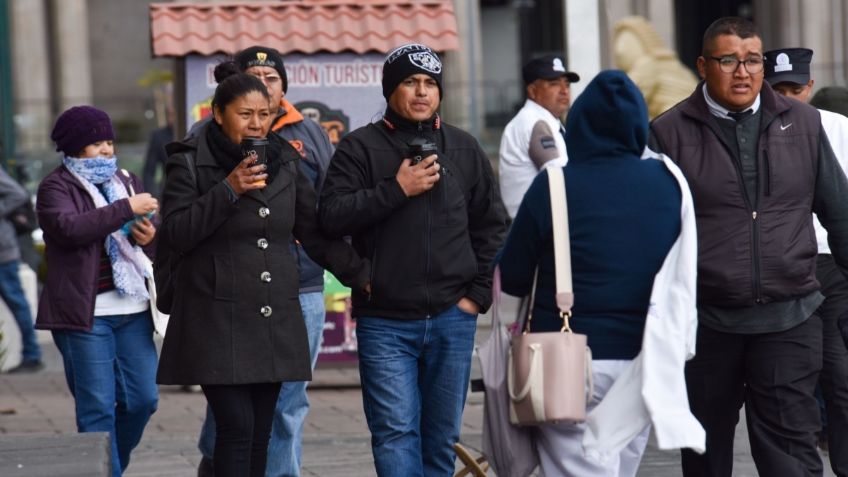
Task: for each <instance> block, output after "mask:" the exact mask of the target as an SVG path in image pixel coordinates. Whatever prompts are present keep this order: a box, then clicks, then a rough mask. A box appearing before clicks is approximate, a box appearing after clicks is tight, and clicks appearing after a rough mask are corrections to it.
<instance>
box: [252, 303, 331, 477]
mask: <svg viewBox="0 0 848 477" xmlns="http://www.w3.org/2000/svg"><path fill="white" fill-rule="evenodd" d="M300 307H301V310H302V312H303V319H304V321H306V333H307V335H308V338H309V354H310V356H311V357H312V369H315V362H316V361H317V360H318V351H319V347H320V346H321V337H322V336H323V334H324V317H325V313H324V311H325V310H324V294H323V293H321V292H315V293H301V294H300ZM306 384H307V382H306V381H288V382H284V383H283V387H282V388H280V396H279V397H278V398H277V407H276V409H275V411H274V425H273V427H272V429H271V441H270V442H269V443H268V467H267V468H266V469H265V477H291V476H298V475H300V454H301V452H300V451H301V443H302V440H303V422H304V421H305V420H306V414H307V413H308V412H309V398H308V397H307V396H306Z"/></svg>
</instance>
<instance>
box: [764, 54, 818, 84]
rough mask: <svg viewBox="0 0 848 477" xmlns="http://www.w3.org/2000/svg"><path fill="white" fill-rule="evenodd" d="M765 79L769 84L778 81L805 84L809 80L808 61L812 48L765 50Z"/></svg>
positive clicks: (777, 82)
mask: <svg viewBox="0 0 848 477" xmlns="http://www.w3.org/2000/svg"><path fill="white" fill-rule="evenodd" d="M765 57H766V64H765V72H766V74H765V79H766V81H768V82H769V84H770V85H772V86H774V85H776V84H779V83H794V84H807V83H808V82H809V81H810V62H811V61H813V50H810V49H809V48H783V49H781V50H771V51H767V52H765Z"/></svg>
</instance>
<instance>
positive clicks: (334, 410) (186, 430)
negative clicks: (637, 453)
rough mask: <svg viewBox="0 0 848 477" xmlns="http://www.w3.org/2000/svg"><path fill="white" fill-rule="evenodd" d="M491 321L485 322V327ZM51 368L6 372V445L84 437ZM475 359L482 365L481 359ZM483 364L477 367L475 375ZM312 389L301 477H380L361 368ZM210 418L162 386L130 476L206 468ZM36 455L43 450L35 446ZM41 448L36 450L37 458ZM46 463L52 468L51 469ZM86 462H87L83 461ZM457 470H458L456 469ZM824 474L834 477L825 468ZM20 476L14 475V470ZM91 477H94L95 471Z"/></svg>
mask: <svg viewBox="0 0 848 477" xmlns="http://www.w3.org/2000/svg"><path fill="white" fill-rule="evenodd" d="M484 323H485V322H484ZM488 332H489V330H488V328H487V327H486V326H481V327H480V328H479V332H478V336H477V342H478V343H481V342H482V341H484V340H485V338H486V337H487V336H488ZM42 344H43V347H44V359H45V363H46V364H47V367H46V369H45V370H44V371H42V372H40V373H37V374H31V375H7V374H0V440H2V439H4V438H7V437H10V436H12V435H15V436H16V437H15V438H16V439H17V438H18V437H17V436H21V435H24V436H29V437H38V436H40V437H42V438H43V437H44V436H45V435H46V436H60V437H80V436H85V435H79V434H77V433H76V424H75V419H74V403H73V399H72V398H71V396H70V393H69V392H68V390H67V386H66V384H65V379H64V373H63V370H62V362H61V359H60V357H59V353H58V351H57V350H56V348H55V346H54V345H53V344H52V343H51V342H49V341H48V342H44V343H42ZM475 361H476V360H475ZM474 376H479V366H478V365H477V364H476V363H475V364H474V366H473V367H472V377H474ZM314 378H315V383H314V384H313V385H311V386H310V388H309V389H310V390H309V399H310V402H311V404H312V409H311V412H310V414H309V416H308V417H307V420H306V423H305V427H304V443H303V472H302V473H303V475H304V476H320V477H366V476H368V477H371V476H373V475H374V474H375V472H374V467H373V463H372V457H371V448H370V435H369V433H368V426H367V424H366V422H365V416H364V414H363V412H362V397H361V392H360V389H359V388H358V383H359V374H358V370H357V368H356V367H347V368H341V369H337V368H320V367H319V369H317V370H316V371H315V376H314ZM205 412H206V401H205V399H204V397H203V394H202V393H200V392H183V391H182V390H181V389H180V387H179V386H162V387H160V397H159V409H158V411H157V412H156V413H155V414H154V415H153V417H152V419H151V421H150V423H149V424H148V426H147V428H146V430H145V433H144V436H143V438H142V441H141V443H140V444H139V446H138V447H137V448H136V450H135V451H134V452H133V455H132V461H131V463H130V466H129V468H128V469H127V471H126V472H125V474H124V475H125V476H126V477H154V476H155V477H171V476H181V477H185V476H193V475H196V469H197V465H198V463H199V462H200V452H199V451H198V450H197V436H198V434H199V432H200V427H201V425H202V423H203V419H204V416H205ZM482 420H483V395H482V394H481V393H470V394H469V395H468V398H467V400H466V406H465V412H464V416H463V424H462V428H461V442H462V443H463V444H464V445H466V446H467V447H469V448H470V449H471V450H472V451H473V452H475V453H478V454H479V450H480V446H481V441H482V436H481V432H482ZM744 422H745V419H744V415H743V416H741V417H740V425H739V428H738V432H737V436H736V440H735V443H736V449H735V454H734V477H749V476H756V475H757V473H756V469H755V467H754V465H753V463H752V461H751V457H750V450H749V449H748V439H747V433H746V430H745V425H744ZM35 448H36V449H38V448H37V447H35ZM42 452H43V451H42V450H38V451H37V453H39V455H40V454H41V453H42ZM63 460H64V461H66V462H65V464H66V465H67V467H68V469H69V471H75V470H74V469H76V468H77V466H78V465H81V464H80V463H79V459H78V458H77V459H75V458H74V456H67V457H65V458H63ZM679 462H680V457H679V453H678V452H676V451H675V452H661V451H659V450H658V449H657V448H656V445H655V444H654V443H653V441H652V442H651V443H649V445H648V449H647V451H646V453H645V457H644V459H643V460H642V465H641V467H640V469H639V473H638V474H637V475H638V477H679V476H680V475H681V472H680V463H679ZM2 463H3V460H2V456H0V476H2V477H7V476H15V477H17V476H18V475H28V476H29V475H38V476H39V477H44V476H50V477H59V476H64V475H74V474H59V473H57V472H58V468H57V470H56V471H54V469H53V468H49V469H48V468H46V467H45V470H44V472H43V473H39V474H15V473H11V472H9V471H8V470H7V469H5V468H3V467H2V465H3V464H2ZM45 464H46V463H45ZM82 464H85V462H83V463H82ZM458 467H459V466H458ZM825 467H826V469H825V474H824V475H825V476H828V477H829V476H833V474H832V473H831V472H830V469H829V465H827V464H826V465H825ZM13 470H14V469H13ZM77 475H85V476H86V477H90V476H91V475H96V474H90V473H83V474H77Z"/></svg>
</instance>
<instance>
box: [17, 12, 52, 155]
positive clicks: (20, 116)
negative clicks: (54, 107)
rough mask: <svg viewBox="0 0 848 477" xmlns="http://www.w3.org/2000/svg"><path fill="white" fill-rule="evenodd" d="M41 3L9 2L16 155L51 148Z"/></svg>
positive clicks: (44, 23) (48, 80) (48, 84)
mask: <svg viewBox="0 0 848 477" xmlns="http://www.w3.org/2000/svg"><path fill="white" fill-rule="evenodd" d="M46 18H47V16H46V11H45V9H44V3H43V2H16V1H13V2H9V20H10V21H9V23H10V27H11V28H10V31H11V43H12V82H13V87H14V96H15V106H14V108H15V129H16V137H17V150H18V152H22V153H26V152H31V151H33V150H36V149H43V148H45V147H48V146H49V144H50V129H51V127H52V126H53V117H52V111H51V108H50V66H51V65H50V54H49V51H48V47H47V20H46Z"/></svg>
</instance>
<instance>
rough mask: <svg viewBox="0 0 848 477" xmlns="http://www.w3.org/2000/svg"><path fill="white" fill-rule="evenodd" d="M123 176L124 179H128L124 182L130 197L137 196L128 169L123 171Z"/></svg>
mask: <svg viewBox="0 0 848 477" xmlns="http://www.w3.org/2000/svg"><path fill="white" fill-rule="evenodd" d="M121 174H123V175H124V177H126V180H124V181H123V182H124V185H126V186H127V192H129V196H130V197H132V196H134V195H135V188H133V185H132V179H130V172H129V171H128V170H126V169H121Z"/></svg>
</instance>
